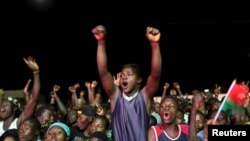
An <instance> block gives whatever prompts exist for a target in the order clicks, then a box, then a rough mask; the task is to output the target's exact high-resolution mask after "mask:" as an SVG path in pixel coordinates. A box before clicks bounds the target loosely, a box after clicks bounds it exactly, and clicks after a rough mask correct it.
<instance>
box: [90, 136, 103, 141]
mask: <svg viewBox="0 0 250 141" xmlns="http://www.w3.org/2000/svg"><path fill="white" fill-rule="evenodd" d="M89 141H101V139H99V138H96V137H91V138H89Z"/></svg>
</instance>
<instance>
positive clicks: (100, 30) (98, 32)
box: [92, 25, 106, 40]
mask: <svg viewBox="0 0 250 141" xmlns="http://www.w3.org/2000/svg"><path fill="white" fill-rule="evenodd" d="M92 33H93V34H94V36H95V38H96V39H97V40H103V39H105V35H106V29H105V27H104V26H103V25H98V26H96V27H95V28H94V29H92Z"/></svg>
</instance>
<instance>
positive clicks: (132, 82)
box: [120, 68, 141, 94]
mask: <svg viewBox="0 0 250 141" xmlns="http://www.w3.org/2000/svg"><path fill="white" fill-rule="evenodd" d="M140 82H141V80H140V79H139V78H138V77H137V75H136V73H135V72H134V70H133V69H132V68H124V69H122V72H121V81H120V86H121V88H122V90H123V92H124V93H125V94H130V93H132V92H134V91H136V90H137V88H138V86H139V83H140Z"/></svg>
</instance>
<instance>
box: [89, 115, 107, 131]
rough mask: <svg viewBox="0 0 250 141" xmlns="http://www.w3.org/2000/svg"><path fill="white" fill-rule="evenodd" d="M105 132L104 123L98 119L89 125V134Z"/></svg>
mask: <svg viewBox="0 0 250 141" xmlns="http://www.w3.org/2000/svg"><path fill="white" fill-rule="evenodd" d="M106 130H107V128H106V125H105V121H103V120H102V119H100V118H97V119H94V120H93V122H92V123H91V127H90V132H91V133H94V132H95V131H101V132H105V131H106Z"/></svg>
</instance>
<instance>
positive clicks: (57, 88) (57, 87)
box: [53, 84, 61, 93]
mask: <svg viewBox="0 0 250 141" xmlns="http://www.w3.org/2000/svg"><path fill="white" fill-rule="evenodd" d="M60 88H61V87H60V86H59V85H56V84H55V85H54V86H53V92H54V93H57V92H58V91H59V90H60Z"/></svg>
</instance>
